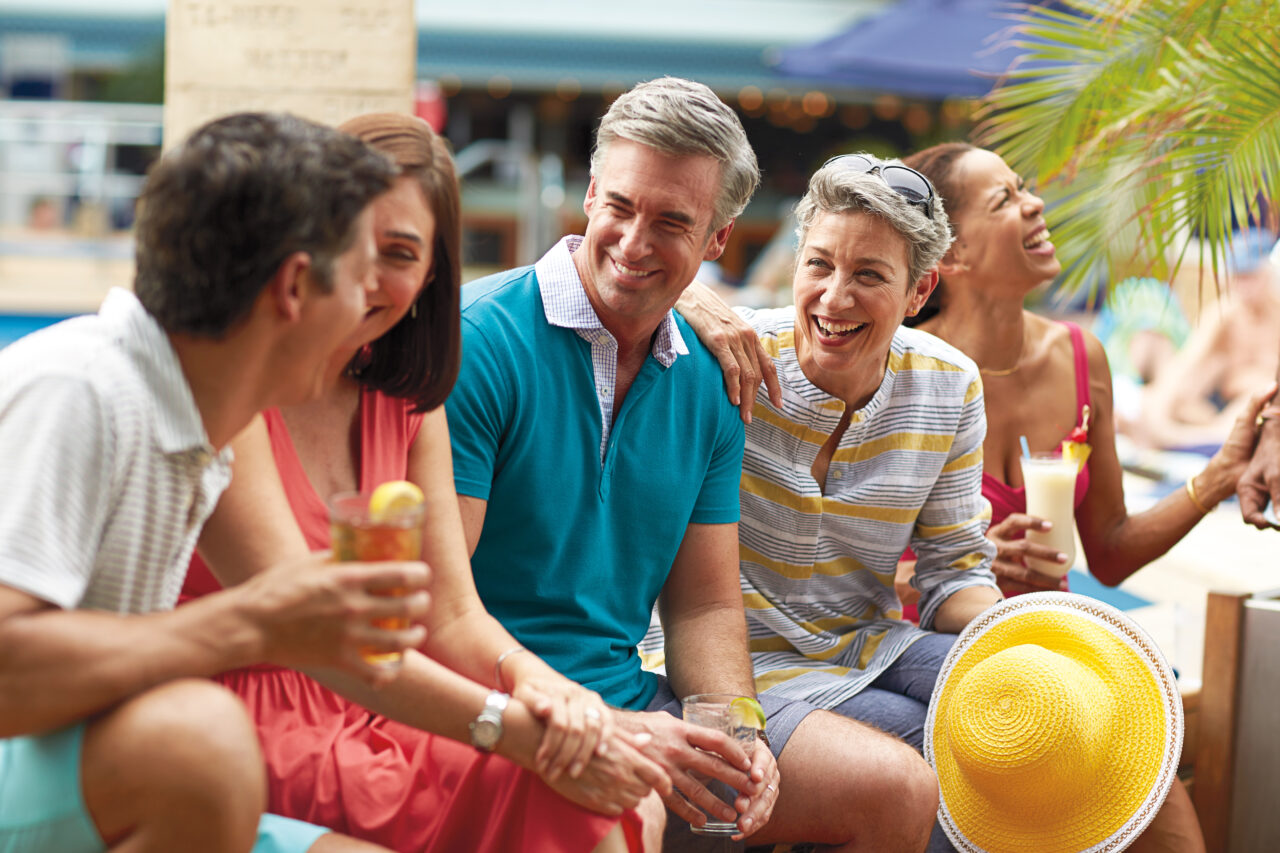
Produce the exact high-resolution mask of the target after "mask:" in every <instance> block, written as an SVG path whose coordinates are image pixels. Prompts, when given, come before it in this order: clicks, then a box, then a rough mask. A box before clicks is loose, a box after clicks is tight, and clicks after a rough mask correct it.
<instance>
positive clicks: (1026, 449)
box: [1018, 435, 1031, 459]
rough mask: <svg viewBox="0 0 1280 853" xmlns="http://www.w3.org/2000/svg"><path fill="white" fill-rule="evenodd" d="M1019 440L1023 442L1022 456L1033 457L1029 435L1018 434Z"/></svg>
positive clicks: (1024, 457) (1025, 457)
mask: <svg viewBox="0 0 1280 853" xmlns="http://www.w3.org/2000/svg"><path fill="white" fill-rule="evenodd" d="M1018 441H1020V442H1022V458H1023V459H1030V458H1031V448H1030V447H1028V446H1027V437H1026V436H1025V435H1020V436H1018Z"/></svg>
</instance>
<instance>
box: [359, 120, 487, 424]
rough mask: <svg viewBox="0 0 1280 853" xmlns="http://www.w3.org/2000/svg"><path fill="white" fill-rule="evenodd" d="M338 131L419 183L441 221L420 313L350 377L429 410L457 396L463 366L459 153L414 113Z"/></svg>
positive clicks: (373, 348) (375, 347)
mask: <svg viewBox="0 0 1280 853" xmlns="http://www.w3.org/2000/svg"><path fill="white" fill-rule="evenodd" d="M338 129H339V130H341V131H343V132H345V133H349V134H351V135H352V136H355V137H357V138H359V139H361V140H362V141H364V143H365V144H366V145H368V146H369V147H371V148H373V149H375V150H377V151H381V152H383V153H384V154H386V155H387V156H389V157H390V158H391V159H392V160H393V161H395V164H396V166H398V167H399V168H400V174H401V175H403V176H407V177H411V178H414V179H416V180H417V181H418V184H419V185H420V186H421V187H422V194H423V196H424V197H425V198H426V200H427V204H429V205H430V206H431V212H432V214H434V216H435V220H436V230H435V234H434V235H433V236H430V237H429V239H430V240H431V244H432V266H431V270H430V271H429V272H428V273H427V280H426V282H424V283H423V287H422V290H421V292H419V293H418V298H417V300H416V301H415V302H414V308H415V310H414V311H413V312H411V313H409V314H406V315H405V316H404V317H402V318H401V319H400V322H399V323H396V325H395V326H393V327H392V328H391V329H390V330H388V331H387V332H386V334H384V335H383V336H382V337H380V338H378V339H377V340H376V341H374V342H373V343H372V344H370V346H369V351H368V352H367V353H362V354H360V355H357V356H356V358H355V359H353V360H352V363H351V364H350V365H349V366H348V368H347V372H348V374H349V375H351V376H353V377H355V378H356V379H357V380H358V381H359V382H360V383H361V384H362V385H366V386H368V387H370V388H374V389H377V390H379V391H381V392H383V393H384V394H388V395H390V396H393V397H403V398H405V399H408V400H412V401H413V404H414V411H416V412H426V411H430V410H431V409H434V408H436V407H437V406H439V405H440V404H441V403H443V402H444V401H445V398H446V397H448V396H449V392H450V391H452V390H453V383H454V382H455V381H456V380H457V378H458V365H459V363H460V362H461V361H462V330H461V326H460V322H461V321H460V320H459V314H458V304H459V288H461V286H462V226H461V221H462V217H461V212H460V208H461V205H460V192H459V190H458V176H457V172H456V170H455V169H454V165H453V155H452V154H450V153H449V144H448V143H447V142H445V141H444V139H442V138H441V137H440V136H438V135H437V134H436V133H435V131H433V130H432V129H431V127H430V126H429V125H428V124H427V123H426V122H425V121H423V120H422V119H420V118H416V117H414V116H410V115H404V114H401V113H370V114H369V115H362V116H357V117H356V118H353V119H351V120H350V121H347V122H345V123H343V124H341V125H339V126H338Z"/></svg>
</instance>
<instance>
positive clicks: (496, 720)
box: [471, 690, 511, 752]
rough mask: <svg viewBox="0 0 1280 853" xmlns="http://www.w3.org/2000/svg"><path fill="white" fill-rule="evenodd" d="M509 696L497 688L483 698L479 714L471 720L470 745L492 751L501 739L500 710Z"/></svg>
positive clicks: (503, 708)
mask: <svg viewBox="0 0 1280 853" xmlns="http://www.w3.org/2000/svg"><path fill="white" fill-rule="evenodd" d="M510 701H511V697H510V696H508V695H507V694H505V693H501V692H499V691H497V690H495V691H493V692H492V693H490V694H489V698H487V699H485V700H484V708H483V709H482V710H481V711H480V715H479V716H478V717H476V718H475V719H474V720H472V721H471V745H472V746H474V747H475V748H476V749H478V750H480V751H481V752H493V749H494V747H496V746H497V745H498V741H500V740H502V712H503V711H505V710H507V703H508V702H510Z"/></svg>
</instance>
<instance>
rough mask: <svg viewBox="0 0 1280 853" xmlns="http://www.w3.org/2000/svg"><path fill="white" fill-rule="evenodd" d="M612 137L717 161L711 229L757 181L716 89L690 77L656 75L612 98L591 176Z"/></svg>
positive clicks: (735, 122) (741, 203)
mask: <svg viewBox="0 0 1280 853" xmlns="http://www.w3.org/2000/svg"><path fill="white" fill-rule="evenodd" d="M615 139H626V140H630V141H631V142H639V143H640V144H642V145H648V146H649V147H651V148H656V149H657V150H658V151H661V152H662V153H664V154H668V155H671V156H677V157H679V156H686V155H690V154H700V155H705V156H710V157H714V158H715V159H716V160H717V161H719V163H720V196H719V198H717V199H716V201H715V206H714V208H713V213H712V223H711V227H712V229H713V230H714V229H719V228H723V227H724V226H725V225H728V224H729V222H730V221H732V220H734V219H736V218H737V217H738V215H739V214H741V213H742V211H743V210H744V209H745V208H746V206H747V202H748V201H750V200H751V195H752V193H754V192H755V191H756V187H757V186H758V185H759V183H760V167H759V166H758V165H757V164H756V154H755V152H754V151H752V150H751V143H749V142H747V133H746V131H745V130H743V128H742V122H741V121H740V120H739V119H738V116H737V114H736V113H735V112H734V111H733V110H731V109H729V107H728V106H726V105H725V103H724V102H723V101H721V100H720V99H719V98H718V97H716V94H715V92H712V91H711V90H710V89H709V88H707V87H706V86H704V85H703V84H701V83H695V82H693V81H692V80H683V79H681V78H679V77H660V78H658V79H657V80H650V81H649V82H647V83H639V84H637V85H636V86H635V87H634V88H632V89H631V91H629V92H627V93H626V94H624V95H622V96H621V97H619V98H618V99H617V100H616V101H614V102H613V105H612V106H610V107H609V111H608V112H607V113H605V115H604V118H603V119H601V120H600V129H599V130H598V131H597V132H596V144H595V148H594V149H593V150H592V152H591V174H592V176H593V177H594V176H595V175H596V174H597V173H598V172H599V170H600V167H601V165H602V164H603V163H604V158H605V154H607V153H608V151H609V146H610V145H611V144H612V143H613V141H614V140H615Z"/></svg>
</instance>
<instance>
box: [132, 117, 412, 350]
mask: <svg viewBox="0 0 1280 853" xmlns="http://www.w3.org/2000/svg"><path fill="white" fill-rule="evenodd" d="M395 174H396V170H395V166H393V165H392V164H391V162H390V160H389V159H388V158H387V157H386V156H384V155H382V154H379V153H377V152H375V151H371V150H369V148H368V147H367V146H365V145H361V144H360V143H359V142H358V141H356V140H354V139H352V138H351V137H350V136H347V135H346V134H342V133H339V132H338V131H336V130H334V129H333V128H331V127H325V126H324V125H320V124H316V123H315V122H310V121H306V120H305V119H300V118H297V117H294V116H289V115H284V114H281V113H237V114H235V115H230V116H226V117H225V118H220V119H217V120H216V121H211V122H209V123H208V124H205V125H204V126H202V127H200V128H199V129H198V130H196V131H195V132H194V133H192V134H191V136H190V137H188V138H187V139H186V141H184V142H183V143H182V144H181V145H180V146H178V147H177V148H175V149H173V150H172V151H170V152H169V153H167V154H165V155H164V156H163V157H162V158H161V159H160V160H159V161H158V162H157V163H156V164H155V166H154V167H153V168H152V170H151V174H150V175H148V177H147V181H146V184H145V185H144V187H143V190H142V195H141V197H140V198H139V199H138V222H137V228H136V243H137V274H136V276H135V277H134V291H135V292H136V293H137V296H138V301H140V302H141V303H142V305H143V307H145V308H146V309H147V311H148V312H149V313H150V314H151V316H153V317H154V318H155V319H156V322H158V323H159V324H160V326H161V327H162V328H164V329H165V331H168V332H179V333H183V334H189V335H199V336H202V337H210V338H221V337H222V336H223V335H224V334H225V333H226V332H227V330H228V329H230V328H231V327H232V326H233V325H235V324H236V323H238V322H240V321H241V320H243V319H244V318H245V317H246V316H248V314H249V312H250V311H251V310H252V307H253V303H254V301H255V300H257V298H258V296H259V294H261V293H262V289H263V288H264V287H266V285H267V282H269V281H270V280H271V278H272V276H274V275H275V274H276V271H277V270H278V269H279V268H280V265H281V264H282V263H283V262H284V260H285V259H286V258H288V257H289V256H290V255H292V254H293V253H295V252H305V253H307V254H308V255H310V256H311V259H312V262H313V270H314V272H315V279H316V281H317V282H318V283H319V285H320V286H321V288H322V289H325V290H328V289H329V288H331V287H332V285H333V279H332V272H333V264H334V261H335V260H336V259H337V257H338V256H339V255H341V254H342V253H343V252H345V251H346V250H347V248H348V247H349V246H350V245H351V242H352V240H353V239H354V235H355V230H354V224H355V222H356V219H357V218H358V217H359V216H360V214H361V213H362V212H363V211H364V209H365V208H366V207H368V206H369V203H370V202H372V201H373V199H374V198H375V197H376V196H378V195H380V194H381V193H383V192H386V190H387V188H388V187H390V186H391V182H392V181H393V180H394V178H395Z"/></svg>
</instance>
